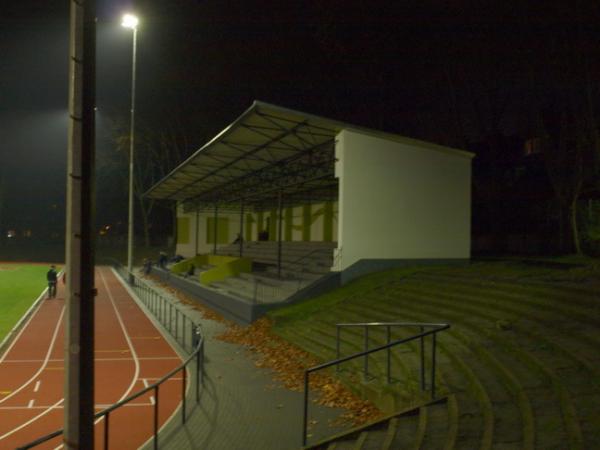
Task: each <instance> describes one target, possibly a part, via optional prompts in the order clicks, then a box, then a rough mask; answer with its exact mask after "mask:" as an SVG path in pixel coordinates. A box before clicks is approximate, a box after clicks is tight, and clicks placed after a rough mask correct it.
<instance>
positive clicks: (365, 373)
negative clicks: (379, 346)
mask: <svg viewBox="0 0 600 450" xmlns="http://www.w3.org/2000/svg"><path fill="white" fill-rule="evenodd" d="M367 350H369V327H368V326H366V325H365V352H366V351H367ZM364 376H365V379H366V378H367V377H368V376H369V355H365V361H364Z"/></svg>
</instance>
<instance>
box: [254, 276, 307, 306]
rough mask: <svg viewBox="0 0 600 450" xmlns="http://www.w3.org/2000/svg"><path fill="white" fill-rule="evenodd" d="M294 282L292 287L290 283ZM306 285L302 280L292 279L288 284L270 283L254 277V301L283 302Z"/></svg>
mask: <svg viewBox="0 0 600 450" xmlns="http://www.w3.org/2000/svg"><path fill="white" fill-rule="evenodd" d="M291 283H293V287H292V289H290V287H289V286H290V285H291ZM303 287H304V284H303V283H302V280H290V281H288V282H287V286H281V285H276V284H268V283H265V282H263V281H260V280H258V279H256V278H254V288H253V294H252V302H253V303H275V302H281V301H283V300H285V299H286V298H288V297H289V296H290V295H292V294H295V293H296V292H298V291H299V290H300V289H302V288H303Z"/></svg>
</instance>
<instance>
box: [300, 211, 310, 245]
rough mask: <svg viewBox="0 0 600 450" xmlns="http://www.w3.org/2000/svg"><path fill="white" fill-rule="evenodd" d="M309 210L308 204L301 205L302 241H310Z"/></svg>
mask: <svg viewBox="0 0 600 450" xmlns="http://www.w3.org/2000/svg"><path fill="white" fill-rule="evenodd" d="M310 212H311V207H310V205H304V206H302V240H303V241H310V225H311V224H312V220H311V217H310Z"/></svg>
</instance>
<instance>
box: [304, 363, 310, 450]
mask: <svg viewBox="0 0 600 450" xmlns="http://www.w3.org/2000/svg"><path fill="white" fill-rule="evenodd" d="M308 376H309V372H304V416H303V420H302V446H303V447H306V424H307V422H308Z"/></svg>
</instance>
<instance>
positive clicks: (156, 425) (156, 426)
mask: <svg viewBox="0 0 600 450" xmlns="http://www.w3.org/2000/svg"><path fill="white" fill-rule="evenodd" d="M158 386H159V385H158V384H157V385H156V387H155V388H154V450H158Z"/></svg>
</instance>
